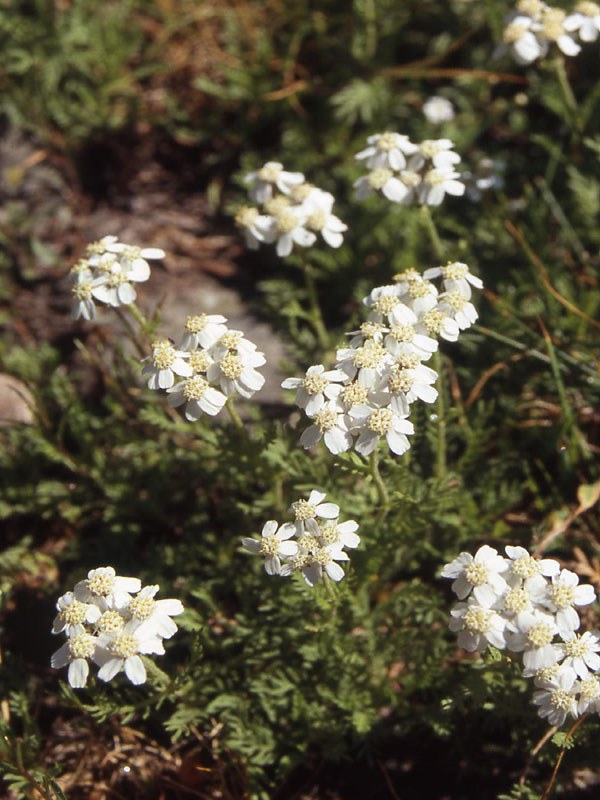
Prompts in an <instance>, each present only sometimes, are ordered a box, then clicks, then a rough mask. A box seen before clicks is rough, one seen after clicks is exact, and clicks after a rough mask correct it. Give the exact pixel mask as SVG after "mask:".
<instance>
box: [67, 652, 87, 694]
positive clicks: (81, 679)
mask: <svg viewBox="0 0 600 800" xmlns="http://www.w3.org/2000/svg"><path fill="white" fill-rule="evenodd" d="M89 672H90V667H89V664H88V662H87V661H86V660H85V658H76V659H75V660H74V661H72V662H71V663H70V664H69V671H68V673H67V677H68V680H69V683H70V684H71V686H72V687H73V688H74V689H83V687H84V686H85V684H86V681H87V677H88V675H89Z"/></svg>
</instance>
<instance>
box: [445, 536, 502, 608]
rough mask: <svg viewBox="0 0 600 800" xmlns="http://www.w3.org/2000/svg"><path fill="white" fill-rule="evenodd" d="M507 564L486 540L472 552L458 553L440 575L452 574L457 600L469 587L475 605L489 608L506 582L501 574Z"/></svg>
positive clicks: (464, 596)
mask: <svg viewBox="0 0 600 800" xmlns="http://www.w3.org/2000/svg"><path fill="white" fill-rule="evenodd" d="M507 568H508V565H507V563H506V559H504V558H503V557H502V556H501V555H499V554H498V551H497V550H495V549H494V548H493V547H490V546H489V545H487V544H484V545H482V547H480V548H479V550H477V552H476V553H475V555H474V556H472V555H471V554H470V553H466V552H465V553H461V554H460V555H459V556H457V557H456V558H455V559H454V561H451V562H450V564H446V566H445V567H444V569H443V570H442V573H441V574H442V578H453V579H454V580H453V583H452V591H453V592H455V593H456V595H457V597H458V599H459V600H464V599H465V598H466V597H467V596H468V595H469V594H470V593H471V591H472V592H473V596H474V598H475V600H476V601H477V603H478V604H479V605H482V606H484V607H485V608H491V606H492V605H493V604H494V603H495V602H496V600H497V599H498V597H499V596H500V595H502V594H504V593H505V592H506V591H507V589H508V586H507V584H506V581H505V580H504V578H503V577H502V573H504V572H506V570H507Z"/></svg>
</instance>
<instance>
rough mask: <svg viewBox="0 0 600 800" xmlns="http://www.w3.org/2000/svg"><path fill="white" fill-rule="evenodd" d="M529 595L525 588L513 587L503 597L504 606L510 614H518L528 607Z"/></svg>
mask: <svg viewBox="0 0 600 800" xmlns="http://www.w3.org/2000/svg"><path fill="white" fill-rule="evenodd" d="M530 602H531V600H530V597H529V595H528V594H527V592H526V591H525V589H513V590H512V592H509V593H508V594H507V595H505V597H504V608H505V609H506V610H507V611H508V612H509V613H511V614H518V613H519V611H525V609H526V608H529V605H530Z"/></svg>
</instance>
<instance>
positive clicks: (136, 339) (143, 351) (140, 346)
mask: <svg viewBox="0 0 600 800" xmlns="http://www.w3.org/2000/svg"><path fill="white" fill-rule="evenodd" d="M128 308H129V309H131V308H133V306H131V305H130V306H128ZM114 310H115V313H116V315H117V317H118V318H119V319H120V321H121V323H122V325H123V327H124V328H125V330H126V331H127V333H128V334H129V337H130V339H131V341H132V342H133V344H134V345H135V348H136V350H137V351H138V353H139V355H140V356H141V357H142V358H145V357H146V356H147V355H148V348H147V347H146V346H145V345H144V342H143V341H142V340H141V339H140V333H139V331H136V330H135V329H134V327H133V325H132V324H131V322H130V321H129V319H128V318H127V315H126V314H125V312H124V311H123V308H122V307H121V306H117V307H116V308H115V309H114ZM134 316H135V314H134ZM140 327H141V326H140Z"/></svg>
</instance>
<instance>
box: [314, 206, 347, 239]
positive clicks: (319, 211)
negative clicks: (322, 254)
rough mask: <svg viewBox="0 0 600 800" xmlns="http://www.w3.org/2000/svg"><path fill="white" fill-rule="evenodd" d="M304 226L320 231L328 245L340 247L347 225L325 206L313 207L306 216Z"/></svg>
mask: <svg viewBox="0 0 600 800" xmlns="http://www.w3.org/2000/svg"><path fill="white" fill-rule="evenodd" d="M305 224H306V227H307V228H309V229H310V230H311V231H316V232H317V233H320V234H321V236H322V237H323V239H324V240H325V241H326V242H327V244H328V245H329V246H330V247H335V248H337V247H340V246H341V244H342V242H343V241H344V237H343V236H342V234H343V233H344V231H347V230H348V226H347V225H346V223H345V222H342V220H341V219H340V218H339V217H336V216H335V214H332V213H331V210H329V209H327V208H324V207H322V208H319V207H315V208H313V210H311V211H310V213H309V214H308V216H307V217H306V223H305Z"/></svg>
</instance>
